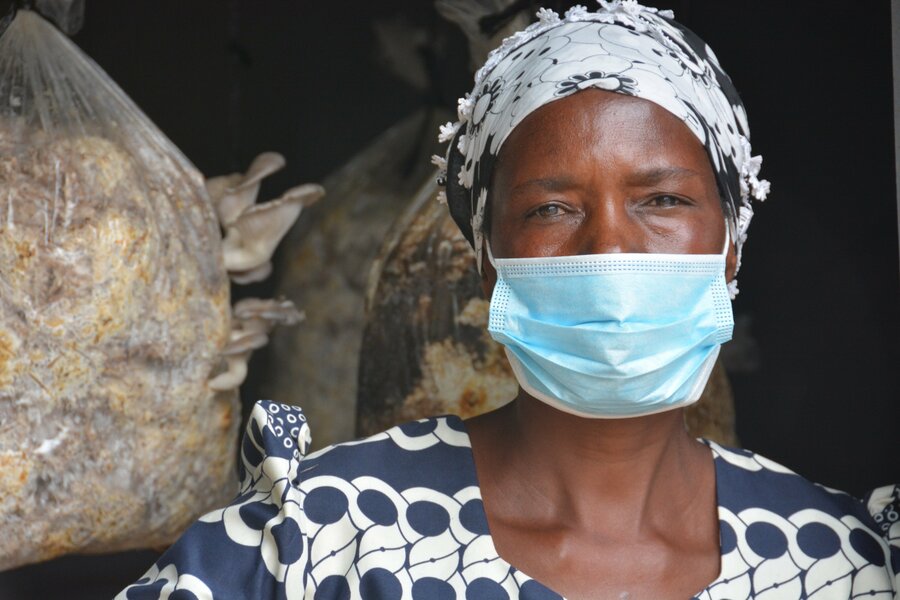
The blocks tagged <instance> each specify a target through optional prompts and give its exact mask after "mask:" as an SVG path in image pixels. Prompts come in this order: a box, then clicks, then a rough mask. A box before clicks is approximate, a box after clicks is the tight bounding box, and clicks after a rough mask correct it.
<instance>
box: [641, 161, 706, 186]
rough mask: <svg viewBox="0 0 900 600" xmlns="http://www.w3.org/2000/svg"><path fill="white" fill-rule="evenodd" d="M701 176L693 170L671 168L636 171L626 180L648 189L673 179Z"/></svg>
mask: <svg viewBox="0 0 900 600" xmlns="http://www.w3.org/2000/svg"><path fill="white" fill-rule="evenodd" d="M700 176H701V175H700V173H698V172H697V171H694V170H693V169H688V168H687V167H677V166H670V167H652V168H648V169H641V170H636V171H634V172H633V173H629V174H628V176H627V177H626V179H625V180H626V182H627V183H628V185H631V186H635V187H638V186H642V187H646V186H652V185H656V184H658V183H661V182H663V181H667V180H671V179H687V178H692V177H700Z"/></svg>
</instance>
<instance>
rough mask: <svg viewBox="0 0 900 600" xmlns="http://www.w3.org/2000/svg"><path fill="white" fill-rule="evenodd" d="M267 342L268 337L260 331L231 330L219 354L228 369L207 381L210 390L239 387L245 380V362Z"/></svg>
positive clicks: (219, 390)
mask: <svg viewBox="0 0 900 600" xmlns="http://www.w3.org/2000/svg"><path fill="white" fill-rule="evenodd" d="M268 342H269V336H267V335H266V334H265V333H263V332H261V331H242V330H232V332H231V334H230V336H229V340H228V343H227V344H226V345H225V348H224V349H223V350H222V353H221V354H222V357H223V358H224V359H225V363H226V364H227V365H228V368H227V370H226V371H225V372H224V373H220V374H218V375H216V376H215V377H213V378H212V379H210V380H209V383H208V385H209V387H210V389H213V390H215V391H217V392H224V391H225V390H233V389H235V388H237V387H240V385H241V384H242V383H244V379H246V378H247V361H248V360H250V355H251V354H253V351H254V350H258V349H259V348H262V347H263V346H265V345H266V344H267V343H268Z"/></svg>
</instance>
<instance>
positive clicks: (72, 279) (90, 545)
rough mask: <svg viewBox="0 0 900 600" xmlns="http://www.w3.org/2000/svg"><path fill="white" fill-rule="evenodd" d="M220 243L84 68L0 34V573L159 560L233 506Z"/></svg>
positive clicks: (106, 84) (36, 39) (159, 143)
mask: <svg viewBox="0 0 900 600" xmlns="http://www.w3.org/2000/svg"><path fill="white" fill-rule="evenodd" d="M4 26H5V27H4ZM220 243H221V242H220V233H219V229H218V223H217V221H216V218H215V214H214V212H213V210H212V207H211V206H210V202H209V199H208V196H207V194H206V191H205V189H204V185H203V178H202V176H201V175H200V173H199V172H198V171H197V170H196V169H195V168H194V167H193V166H192V165H191V164H190V162H189V161H188V160H187V159H186V158H185V157H184V156H183V155H182V154H181V152H180V151H179V150H178V149H177V148H176V147H175V146H174V145H173V144H172V143H171V142H170V141H169V140H168V139H167V138H166V137H165V136H164V135H163V134H162V133H161V132H160V131H159V130H158V129H157V128H156V127H155V126H154V125H153V123H152V122H150V120H149V119H148V118H147V117H146V116H145V115H144V114H143V113H142V112H141V111H140V110H139V109H138V108H137V106H135V104H134V103H133V102H132V101H131V100H130V99H129V98H128V97H127V96H126V95H125V94H124V93H123V92H122V90H121V89H119V88H118V87H117V86H116V84H115V83H114V82H113V81H112V80H110V79H109V77H108V76H107V75H106V74H105V73H104V72H103V71H102V70H101V69H100V68H99V67H98V66H97V65H96V64H95V63H93V62H92V61H91V60H90V59H89V58H87V57H86V56H85V55H84V54H83V53H82V52H81V51H80V50H79V49H78V48H77V47H76V46H75V45H74V44H73V43H72V42H70V41H69V40H68V38H66V37H65V36H64V35H63V34H61V33H60V32H59V31H57V30H56V29H55V28H54V27H53V26H52V25H50V24H49V23H47V22H46V21H44V20H43V19H42V18H41V17H40V16H38V15H37V14H35V13H33V12H29V11H26V10H20V11H18V13H16V14H15V15H14V17H12V18H11V19H9V18H8V19H7V20H6V22H5V23H3V24H2V25H0V532H2V535H0V570H2V569H7V568H11V567H14V566H17V565H21V564H25V563H30V562H35V561H39V560H44V559H47V558H51V557H53V556H57V555H60V554H63V553H67V552H107V551H114V550H122V549H128V548H138V547H149V546H161V545H164V544H166V543H168V542H169V541H171V540H173V539H174V538H175V537H176V536H177V535H178V534H179V533H180V531H181V530H182V529H184V528H185V527H186V525H187V524H188V523H190V521H191V520H193V519H194V518H195V517H196V516H197V515H198V514H200V513H202V512H204V511H205V510H207V509H208V508H210V507H211V506H214V505H216V504H218V503H220V502H222V500H223V499H224V498H225V497H226V496H227V495H228V494H229V493H231V492H233V491H234V489H235V487H234V486H235V484H234V481H235V476H234V456H235V450H234V444H235V440H236V436H235V427H236V425H237V422H238V421H239V419H240V415H239V411H238V404H237V397H236V393H235V392H234V391H231V392H223V393H219V394H216V393H214V392H212V391H211V390H210V389H209V388H208V387H207V380H208V379H209V378H210V377H211V376H213V375H215V374H216V373H217V372H219V370H221V368H222V366H221V360H220V358H219V352H220V350H222V348H223V346H224V344H225V342H226V341H227V336H228V330H229V305H228V302H229V297H228V293H229V292H228V278H227V274H226V272H225V269H224V267H223V264H222V257H221V249H220Z"/></svg>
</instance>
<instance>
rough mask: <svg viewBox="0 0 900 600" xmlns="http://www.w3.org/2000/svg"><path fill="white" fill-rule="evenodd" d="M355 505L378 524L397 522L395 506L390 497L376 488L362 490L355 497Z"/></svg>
mask: <svg viewBox="0 0 900 600" xmlns="http://www.w3.org/2000/svg"><path fill="white" fill-rule="evenodd" d="M356 505H357V506H359V510H361V511H362V513H363V514H364V515H366V516H367V517H369V518H370V519H371V520H372V521H374V522H375V523H376V524H378V525H393V524H394V523H396V522H397V507H396V506H395V505H394V503H393V502H392V501H391V499H390V498H388V497H387V496H385V495H384V494H382V493H381V492H379V491H378V490H363V491H362V492H360V494H359V496H357V498H356Z"/></svg>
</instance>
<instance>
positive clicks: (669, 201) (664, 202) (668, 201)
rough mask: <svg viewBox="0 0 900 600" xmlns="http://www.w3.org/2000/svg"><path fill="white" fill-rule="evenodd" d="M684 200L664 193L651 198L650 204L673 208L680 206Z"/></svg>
mask: <svg viewBox="0 0 900 600" xmlns="http://www.w3.org/2000/svg"><path fill="white" fill-rule="evenodd" d="M683 203H684V201H683V200H682V199H681V198H679V197H678V196H670V195H668V194H663V195H661V196H654V197H653V198H652V199H651V200H650V204H651V205H652V206H655V207H659V208H673V207H675V206H678V205H679V204H683Z"/></svg>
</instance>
